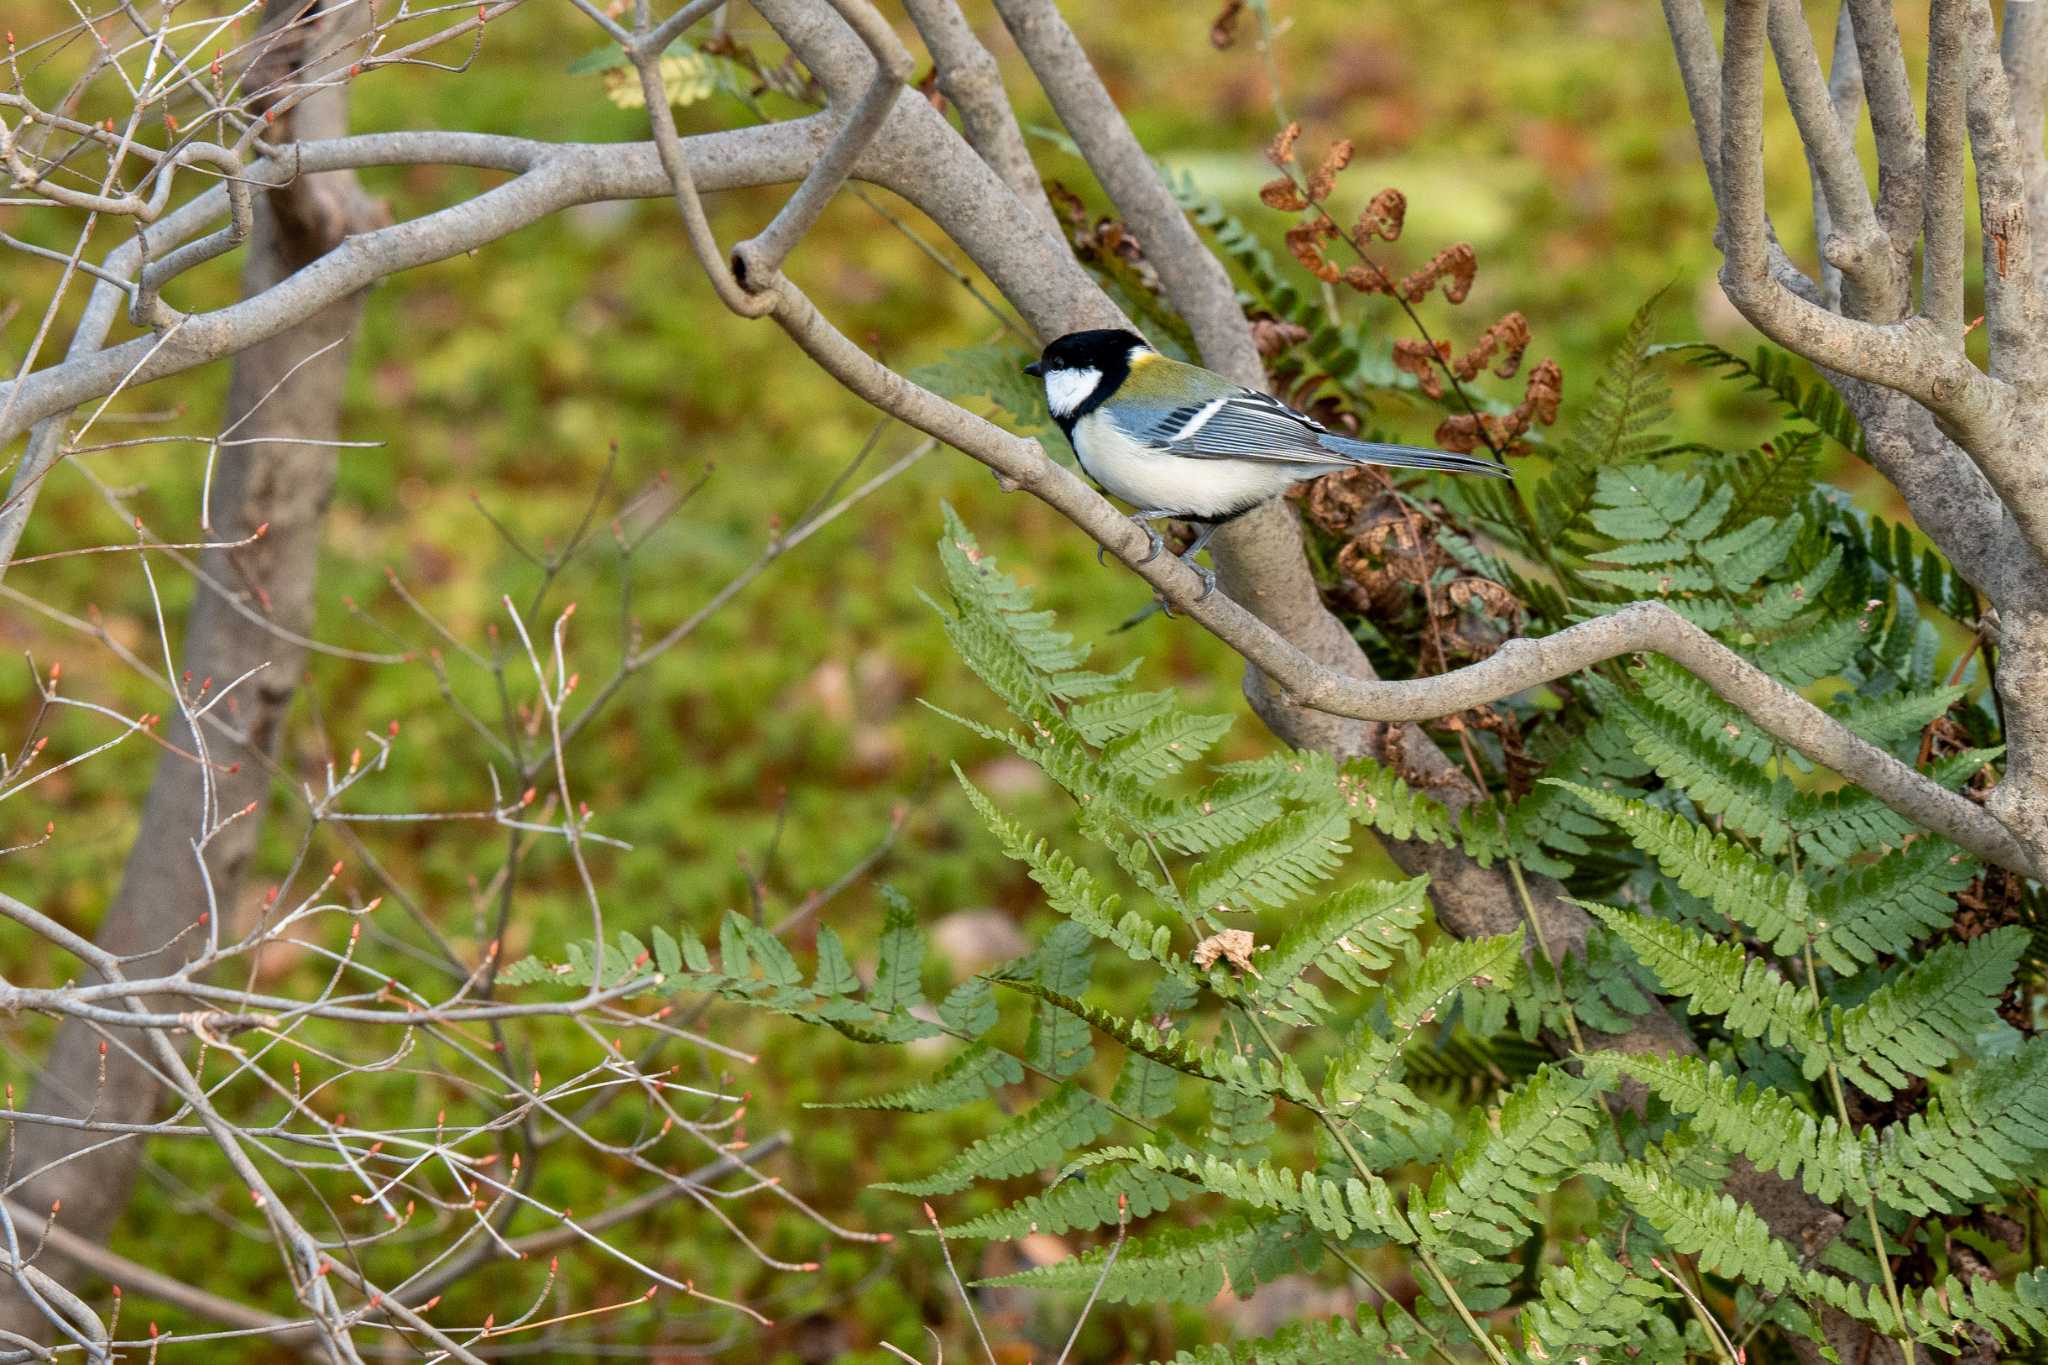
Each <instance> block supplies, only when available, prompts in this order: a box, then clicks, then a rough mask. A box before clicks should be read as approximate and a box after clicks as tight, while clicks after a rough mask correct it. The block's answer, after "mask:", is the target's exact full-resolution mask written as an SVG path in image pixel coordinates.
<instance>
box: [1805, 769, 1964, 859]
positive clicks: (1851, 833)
mask: <svg viewBox="0 0 2048 1365" xmlns="http://www.w3.org/2000/svg"><path fill="white" fill-rule="evenodd" d="M2002 752H2003V750H2001V749H1965V750H1964V751H1963V752H1961V753H1958V754H1951V755H1950V756H1949V757H1947V758H1944V759H1942V760H1940V761H1939V762H1937V763H1936V764H1935V765H1934V767H1933V768H1932V769H1931V770H1929V772H1928V774H1927V775H1928V776H1929V777H1932V778H1933V779H1934V780H1935V781H1936V782H1939V783H1940V784H1941V785H1942V786H1944V787H1947V788H1949V789H1950V790H1954V789H1955V788H1957V787H1960V786H1962V785H1963V783H1964V782H1966V781H1968V780H1969V778H1970V776H1971V775H1972V774H1973V773H1975V772H1976V771H1977V770H1978V769H1980V768H1982V767H1983V766H1984V765H1985V764H1987V763H1990V762H1991V761H1992V760H1994V759H1996V758H1997V757H1998V756H1999V754H2000V753H2002ZM1785 817H1786V819H1788V820H1789V821H1791V822H1792V824H1793V825H1795V826H1797V827H1798V829H1799V831H1800V833H1799V848H1800V851H1801V852H1802V853H1804V854H1806V856H1807V857H1808V858H1810V859H1811V860H1812V861H1813V863H1815V864H1817V865H1819V866H1822V867H1841V866H1843V865H1844V864H1846V863H1848V862H1850V861H1851V860H1852V859H1855V858H1858V857H1861V856H1862V855H1864V854H1866V853H1873V852H1876V851H1877V850H1878V849H1881V848H1886V847H1893V848H1896V847H1898V846H1899V845H1901V844H1903V843H1904V842H1905V840H1906V836H1907V835H1908V834H1909V833H1912V832H1913V830H1914V826H1913V824H1912V823H1911V822H1910V821H1908V820H1907V819H1906V817H1905V816H1903V815H1899V814H1897V813H1896V812H1894V811H1893V810H1892V809H1891V808H1890V807H1888V806H1886V805H1884V804H1882V803H1881V802H1879V801H1878V799H1877V798H1876V797H1874V796H1872V795H1871V794H1870V793H1869V792H1867V791H1865V790H1864V789H1863V788H1861V787H1842V788H1838V789H1837V790H1835V791H1830V792H1800V793H1798V794H1797V795H1795V796H1793V797H1792V798H1791V800H1790V802H1789V803H1788V804H1787V805H1786V808H1785Z"/></svg>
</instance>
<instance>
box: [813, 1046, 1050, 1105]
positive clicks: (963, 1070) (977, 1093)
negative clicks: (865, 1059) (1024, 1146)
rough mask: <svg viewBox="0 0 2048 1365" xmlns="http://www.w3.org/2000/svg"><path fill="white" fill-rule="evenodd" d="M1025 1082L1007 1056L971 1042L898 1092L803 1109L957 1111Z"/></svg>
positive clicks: (1019, 1066)
mask: <svg viewBox="0 0 2048 1365" xmlns="http://www.w3.org/2000/svg"><path fill="white" fill-rule="evenodd" d="M1023 1080H1024V1064H1023V1063H1022V1062H1019V1061H1018V1060H1017V1059H1016V1058H1015V1057H1013V1056H1011V1055H1010V1054H1009V1053H1007V1052H1004V1051H1002V1050H1001V1049H999V1048H994V1047H991V1046H989V1045H988V1044H987V1043H981V1042H976V1043H970V1044H969V1045H968V1046H967V1047H966V1048H964V1049H962V1050H961V1052H960V1053H959V1054H958V1055H957V1056H955V1057H954V1058H953V1059H952V1060H951V1061H949V1062H947V1063H946V1064H945V1065H944V1066H942V1067H940V1068H939V1070H938V1071H937V1072H936V1073H934V1074H933V1076H932V1077H931V1079H930V1080H926V1081H919V1082H917V1083H916V1084H914V1085H906V1086H903V1087H902V1088H900V1089H897V1090H887V1091H884V1092H883V1093H881V1094H879V1095H870V1096H867V1097H866V1098H864V1099H857V1100H839V1101H835V1102H832V1103H810V1104H806V1105H805V1106H804V1108H806V1109H897V1110H903V1111H905V1112H909V1113H918V1114H928V1113H933V1112H935V1111H937V1110H941V1109H958V1108H961V1107H962V1106H965V1105H969V1104H973V1103H974V1102H975V1101H976V1100H979V1099H984V1098H986V1097H987V1096H988V1095H990V1094H991V1093H993V1092H994V1091H996V1090H999V1089H1001V1088H1002V1087H1003V1086H1006V1085H1019V1084H1021V1083H1022V1082H1023Z"/></svg>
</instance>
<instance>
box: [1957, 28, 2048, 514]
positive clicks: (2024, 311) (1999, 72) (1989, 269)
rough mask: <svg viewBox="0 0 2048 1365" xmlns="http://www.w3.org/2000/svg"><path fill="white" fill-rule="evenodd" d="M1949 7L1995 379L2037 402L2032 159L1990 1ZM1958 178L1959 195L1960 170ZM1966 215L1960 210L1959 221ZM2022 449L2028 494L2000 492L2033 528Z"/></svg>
mask: <svg viewBox="0 0 2048 1365" xmlns="http://www.w3.org/2000/svg"><path fill="white" fill-rule="evenodd" d="M1947 3H1958V4H1961V5H1962V6H1963V7H1964V15H1963V16H1962V17H1961V18H1960V20H1959V22H1960V23H1962V24H1963V25H1964V26H1965V27H1966V29H1967V39H1966V53H1967V56H1966V58H1965V60H1966V63H1967V66H1966V71H1967V74H1966V75H1965V77H1964V80H1965V82H1966V84H1967V86H1968V91H1969V95H1968V108H1969V114H1968V124H1969V136H1970V151H1971V153H1972V154H1973V156H1974V157H1975V158H1976V163H1977V216H1978V221H1979V223H1980V224H1981V226H1982V227H1983V236H1984V327H1985V331H1986V332H1987V333H1988V334H1989V338H1990V347H1991V373H1992V374H1994V375H1996V376H1998V377H1999V378H2001V379H2006V380H2010V381H2011V382H2012V383H2014V384H2017V385H2019V386H2021V387H2022V388H2023V389H2024V390H2025V391H2026V392H2027V393H2028V395H2029V397H2030V398H2035V399H2038V398H2040V397H2041V396H2042V395H2043V391H2044V389H2048V336H2043V335H2042V332H2041V328H2042V323H2043V316H2042V307H2041V297H2042V296H2041V293H2040V290H2039V289H2038V288H2036V286H2035V278H2034V272H2033V271H2032V270H2030V269H2029V268H2028V266H2029V264H2030V263H2031V262H2032V261H2033V259H2034V245H2033V225H2032V223H2031V221H2030V219H2029V217H2028V213H2027V182H2026V166H2025V163H2026V156H2025V153H2023V152H2022V150H2021V149H2022V146H2023V144H2024V143H2025V139H2024V138H2022V137H2021V135H2020V133H2019V129H2018V126H2017V124H2016V122H2015V119H2014V113H2013V102H2012V93H2011V91H2010V90H2009V89H2008V87H2007V85H2006V78H2005V67H2004V65H2003V63H2001V61H2000V60H1999V56H1998V42H1997V35H1996V33H1995V32H1994V31H1993V29H1992V24H1991V7H1990V4H1989V3H1988V0H1944V4H1947ZM2031 127H2032V136H2033V140H2034V141H2035V142H2036V143H2038V142H2039V141H2040V138H2041V126H2040V124H2039V123H2038V122H2036V123H2034V124H2033V125H2031ZM1956 174H1957V177H1958V182H1959V183H1958V185H1957V191H1958V197H1960V191H1961V185H1960V177H1961V170H1960V168H1958V169H1957V172H1956ZM1960 211H1961V210H1960V207H1958V210H1957V212H1958V214H1959V215H1960ZM2024 444H2025V446H2026V447H2027V449H2026V452H2025V453H2024V454H2017V455H2016V456H2015V459H2014V461H2013V465H2012V468H2011V471H2010V473H2009V474H2008V475H2006V477H2007V478H2008V479H2010V480H2011V481H2012V482H2014V483H2024V484H2025V485H2026V486H2027V487H2028V490H2029V491H2028V493H2027V495H2025V496H2024V497H2023V498H2021V499H2018V500H2016V499H2015V498H2014V496H2013V495H2012V494H2010V493H2007V492H2006V490H2005V488H2004V487H2003V486H2002V485H2001V487H2000V492H2001V493H2004V494H2005V495H2006V501H2007V502H2008V503H2013V504H2014V506H2013V511H2014V512H2015V513H2016V514H2018V515H2019V517H2020V518H2021V522H2022V524H2028V523H2029V522H2030V521H2032V520H2033V519H2035V518H2037V517H2040V516H2041V515H2042V514H2041V513H2040V512H2039V511H2037V510H2036V507H2034V506H2030V505H2027V504H2039V503H2041V502H2043V501H2048V477H2044V476H2043V474H2042V473H2041V472H2040V471H2041V467H2042V466H2041V461H2040V459H2039V458H2038V455H2037V454H2036V453H2035V451H2034V442H2033V439H2032V433H2028V437H2027V439H2026V440H2025V442H2024ZM1985 473H1986V474H1988V475H1990V477H1991V481H1992V482H1993V483H1994V484H2001V473H2000V471H1999V470H1997V469H1991V468H1987V469H1986V470H1985ZM2029 529H2030V531H2031V529H2032V528H2031V526H2030V528H2029ZM2035 544H2036V546H2037V547H2040V546H2043V545H2048V539H2040V540H2036V542H2035Z"/></svg>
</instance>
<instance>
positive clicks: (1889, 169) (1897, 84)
mask: <svg viewBox="0 0 2048 1365" xmlns="http://www.w3.org/2000/svg"><path fill="white" fill-rule="evenodd" d="M1844 2H1845V3H1846V4H1847V6H1848V9H1849V17H1850V20H1851V22H1852V25H1853V27H1854V29H1855V33H1856V54H1857V61H1858V64H1859V66H1860V67H1861V69H1862V72H1863V92H1864V97H1865V99H1866V100H1867V101H1868V102H1869V105H1870V127H1871V131H1872V133H1874V134H1875V135H1876V138H1877V216H1878V220H1879V221H1880V222H1882V223H1883V224H1884V227H1885V231H1886V232H1888V233H1890V234H1891V239H1892V254H1893V255H1894V256H1896V257H1897V258H1898V260H1899V262H1900V268H1899V269H1900V274H1901V275H1903V274H1904V273H1905V269H1906V268H1907V267H1908V266H1910V264H1911V262H1912V259H1913V243H1914V240H1915V239H1916V238H1918V237H1919V235H1920V217H1921V214H1920V190H1921V184H1922V173H1923V164H1924V149H1923V147H1922V144H1921V138H1920V127H1919V123H1918V121H1917V119H1916V118H1915V116H1914V112H1913V87H1912V85H1911V84H1910V83H1909V82H1908V81H1907V79H1906V57H1905V53H1904V51H1903V50H1902V49H1901V48H1900V45H1899V23H1898V19H1897V18H1896V17H1895V16H1894V15H1893V12H1892V6H1891V0H1844Z"/></svg>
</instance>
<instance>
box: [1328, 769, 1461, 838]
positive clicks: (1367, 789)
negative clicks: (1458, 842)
mask: <svg viewBox="0 0 2048 1365" xmlns="http://www.w3.org/2000/svg"><path fill="white" fill-rule="evenodd" d="M1337 789H1338V791H1339V793H1340V794H1341V795H1342V796H1343V799H1344V803H1345V804H1346V805H1347V806H1348V807H1350V810H1351V818H1352V819H1353V820H1354V821H1356V822H1357V823H1359V824H1361V825H1364V826H1367V827H1368V828H1370V829H1373V830H1376V831H1377V832H1379V833H1381V834H1384V835H1385V836H1386V837H1387V838H1389V839H1403V840H1406V839H1420V840H1423V841H1425V842H1427V843H1435V844H1441V843H1448V842H1450V840H1451V837H1452V830H1453V828H1454V824H1455V822H1454V821H1453V819H1452V816H1451V813H1450V811H1449V810H1447V809H1445V807H1444V805H1443V803H1442V802H1440V801H1437V800H1435V799H1434V798H1432V797H1428V796H1424V795H1423V794H1422V793H1421V792H1418V791H1416V790H1415V789H1414V788H1412V787H1410V786H1409V785H1408V783H1407V782H1406V781H1405V780H1403V779H1402V777H1401V775H1400V774H1399V773H1396V772H1395V771H1393V770H1392V769H1391V768H1386V767H1382V766H1381V765H1380V764H1378V763H1375V762H1373V761H1372V760H1371V759H1366V758H1354V759H1352V760H1351V761H1350V762H1348V763H1346V764H1345V765H1344V768H1343V770H1342V772H1340V773H1339V774H1338V777H1337Z"/></svg>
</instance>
